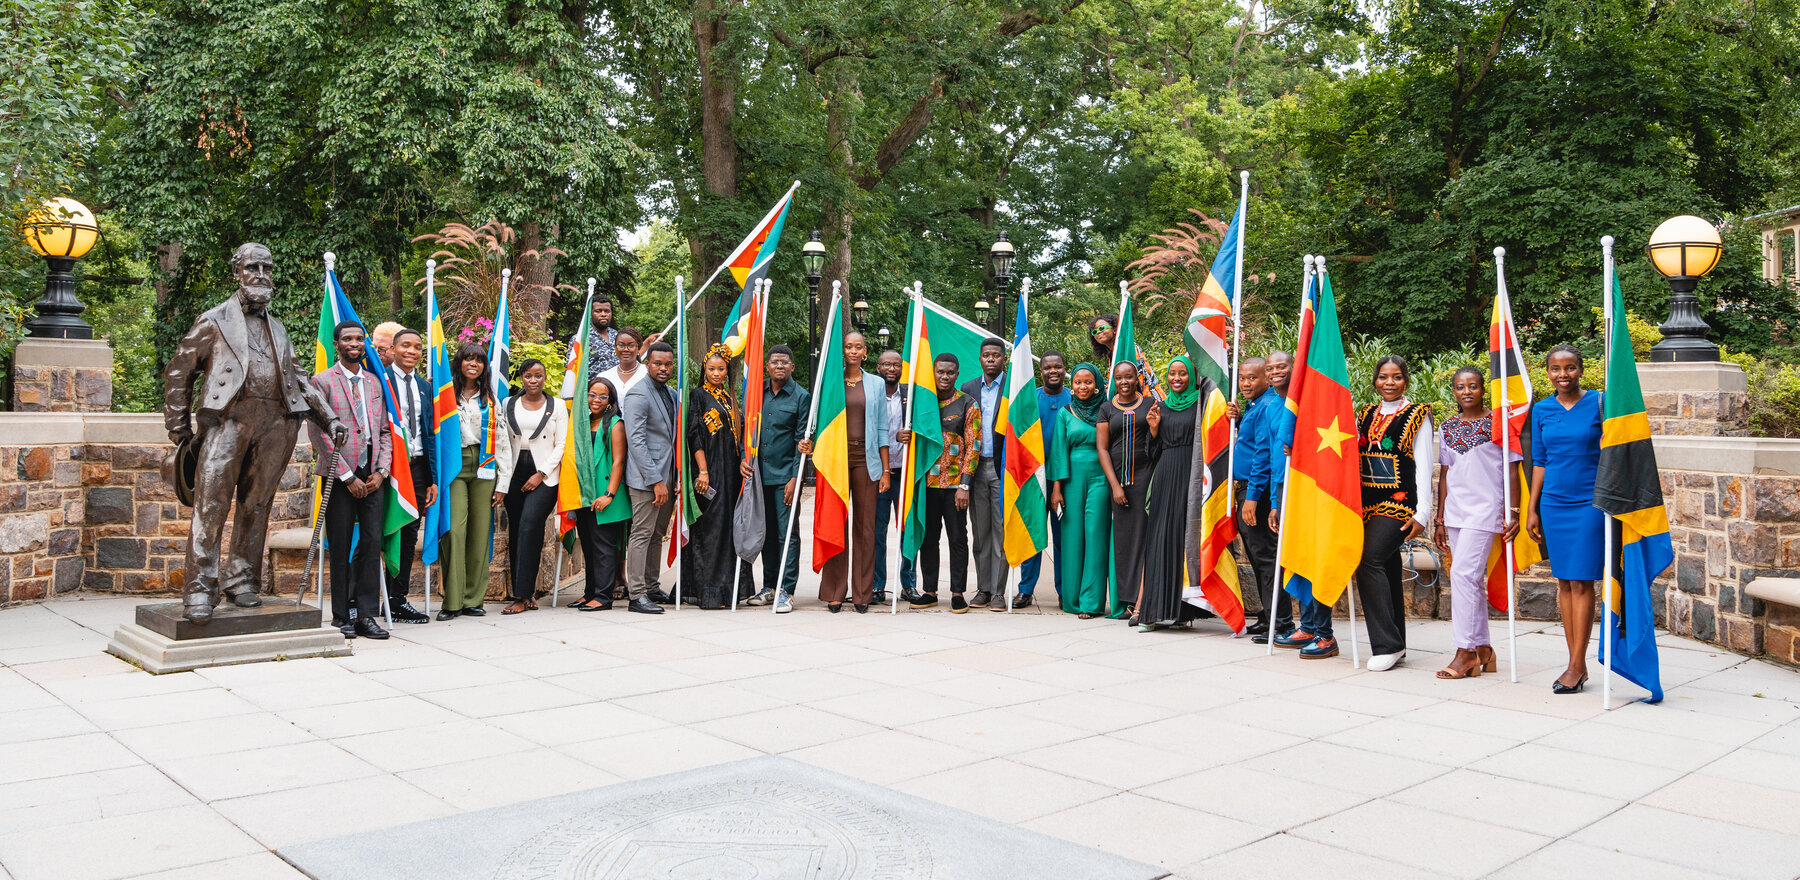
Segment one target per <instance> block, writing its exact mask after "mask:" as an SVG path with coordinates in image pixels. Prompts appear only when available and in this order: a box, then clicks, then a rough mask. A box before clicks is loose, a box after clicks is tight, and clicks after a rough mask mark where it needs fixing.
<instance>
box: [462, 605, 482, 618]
mask: <svg viewBox="0 0 1800 880" xmlns="http://www.w3.org/2000/svg"><path fill="white" fill-rule="evenodd" d="M462 613H463V614H464V615H465V616H468V617H481V616H484V615H486V614H487V609H486V608H483V607H481V606H480V605H470V606H469V607H467V608H464V609H463V610H462Z"/></svg>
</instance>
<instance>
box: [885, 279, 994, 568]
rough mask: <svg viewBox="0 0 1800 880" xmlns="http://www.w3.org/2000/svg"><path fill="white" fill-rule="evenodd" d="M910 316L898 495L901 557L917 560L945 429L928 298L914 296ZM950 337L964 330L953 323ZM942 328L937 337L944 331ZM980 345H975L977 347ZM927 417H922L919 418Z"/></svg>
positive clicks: (907, 334) (923, 540)
mask: <svg viewBox="0 0 1800 880" xmlns="http://www.w3.org/2000/svg"><path fill="white" fill-rule="evenodd" d="M912 300H913V302H912V314H911V316H910V317H909V319H908V321H907V333H906V339H907V345H906V355H907V362H906V363H907V370H906V372H907V374H908V377H909V378H907V379H906V381H907V382H909V383H910V388H911V391H910V394H911V399H910V400H908V401H907V404H906V429H907V430H909V431H911V432H912V440H911V441H910V442H908V443H907V444H906V469H905V477H906V481H907V485H906V487H905V488H904V489H903V490H902V491H901V493H900V516H899V519H900V524H901V525H900V555H902V556H904V557H906V558H907V559H914V560H916V559H917V558H918V556H919V548H920V547H921V546H923V545H924V543H925V488H926V487H925V480H926V478H927V477H929V476H930V475H931V468H932V466H933V465H935V464H936V463H937V460H938V457H939V456H940V455H942V454H943V452H944V431H943V428H944V424H943V421H942V420H941V419H940V418H938V398H937V374H936V372H935V371H934V367H933V362H934V361H935V360H936V359H937V355H938V353H937V352H936V351H934V350H933V346H934V345H935V342H936V339H935V335H934V322H933V321H932V319H931V316H930V314H929V313H928V301H927V300H926V299H925V297H924V295H922V294H919V293H917V292H916V291H915V292H914V293H913V294H912ZM949 326H950V332H955V331H957V330H959V329H961V328H959V327H958V326H957V325H954V324H951V325H949ZM944 331H945V328H944V326H943V325H939V326H937V327H936V328H935V332H944ZM980 344H981V343H980V342H979V341H977V342H976V345H977V346H979V345H980ZM920 413H924V417H923V418H921V417H920V416H919V414H920Z"/></svg>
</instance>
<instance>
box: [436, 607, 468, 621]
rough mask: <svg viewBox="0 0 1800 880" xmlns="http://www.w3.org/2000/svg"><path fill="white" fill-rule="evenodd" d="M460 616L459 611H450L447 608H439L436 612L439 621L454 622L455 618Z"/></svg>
mask: <svg viewBox="0 0 1800 880" xmlns="http://www.w3.org/2000/svg"><path fill="white" fill-rule="evenodd" d="M461 616H462V612H461V611H451V610H450V609H448V608H441V609H439V610H438V613H437V619H439V620H455V619H456V618H458V617H461Z"/></svg>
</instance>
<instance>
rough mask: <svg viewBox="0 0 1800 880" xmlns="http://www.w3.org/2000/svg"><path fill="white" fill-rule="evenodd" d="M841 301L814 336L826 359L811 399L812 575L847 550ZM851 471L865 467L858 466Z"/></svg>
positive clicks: (847, 447) (847, 480) (834, 300)
mask: <svg viewBox="0 0 1800 880" xmlns="http://www.w3.org/2000/svg"><path fill="white" fill-rule="evenodd" d="M842 303H843V298H842V297H841V296H839V295H837V294H835V293H834V294H833V295H832V297H831V311H829V312H826V313H825V332H824V334H822V335H821V336H820V337H819V344H820V345H821V346H822V350H821V352H820V353H821V354H822V355H823V356H824V358H825V360H824V362H823V363H822V364H821V366H820V367H819V375H820V376H822V377H824V378H822V379H820V380H819V387H818V389H817V391H816V393H814V394H813V417H812V419H811V422H812V424H813V425H814V426H815V431H814V434H813V438H814V439H813V453H812V461H813V468H814V469H816V470H817V472H818V475H817V477H816V480H817V482H816V485H815V487H814V489H813V555H812V570H813V571H823V570H824V568H825V562H826V561H827V560H829V559H831V557H833V556H836V555H838V554H839V553H842V552H844V550H845V548H846V547H847V546H848V545H849V526H850V467H851V465H852V462H851V461H850V434H849V428H848V427H847V425H846V424H845V423H846V419H845V416H844V316H843V314H842V312H843V309H842V308H841V307H840V306H841V305H842ZM854 464H855V466H856V467H864V466H865V465H864V464H863V463H862V462H860V461H858V462H854Z"/></svg>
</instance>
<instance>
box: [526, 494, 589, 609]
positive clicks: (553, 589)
mask: <svg viewBox="0 0 1800 880" xmlns="http://www.w3.org/2000/svg"><path fill="white" fill-rule="evenodd" d="M551 515H552V516H555V517H556V518H557V520H558V522H557V524H556V525H557V527H558V528H561V527H562V522H561V520H562V511H560V510H559V511H557V512H556V513H554V514H551ZM576 540H580V538H577V539H576ZM538 558H539V559H542V558H543V557H541V556H540V557H538ZM562 562H563V542H562V536H561V535H558V536H557V538H556V572H555V574H552V575H551V576H550V607H551V608H555V607H556V603H557V602H558V601H560V600H561V597H562ZM532 589H534V590H535V589H537V585H536V584H533V585H532Z"/></svg>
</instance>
